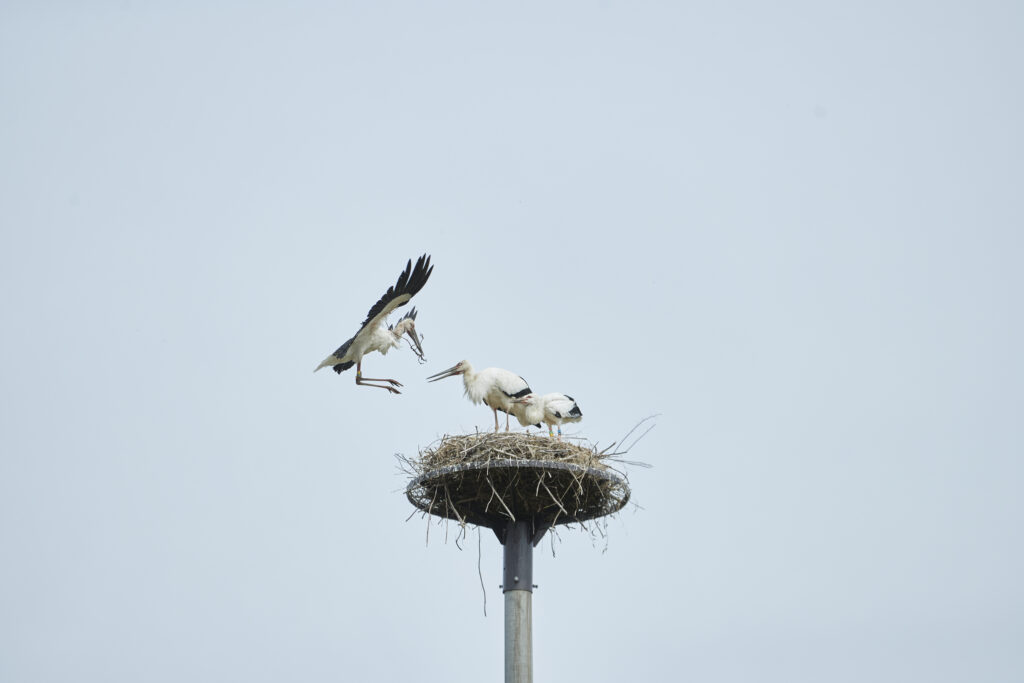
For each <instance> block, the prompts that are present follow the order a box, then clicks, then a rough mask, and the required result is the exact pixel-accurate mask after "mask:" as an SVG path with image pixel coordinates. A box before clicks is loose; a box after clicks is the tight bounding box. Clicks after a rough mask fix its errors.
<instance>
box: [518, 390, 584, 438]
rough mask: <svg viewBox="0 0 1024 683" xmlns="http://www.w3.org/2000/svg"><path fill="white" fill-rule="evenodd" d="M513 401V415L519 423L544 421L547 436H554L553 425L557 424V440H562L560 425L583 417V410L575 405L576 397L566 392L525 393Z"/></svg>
mask: <svg viewBox="0 0 1024 683" xmlns="http://www.w3.org/2000/svg"><path fill="white" fill-rule="evenodd" d="M513 403H515V404H516V408H517V410H515V411H514V412H515V416H516V418H517V419H518V420H519V424H521V425H523V426H524V427H527V426H529V425H531V424H534V423H535V422H544V423H546V424H547V426H548V436H552V437H553V436H554V433H553V432H552V431H551V427H552V426H553V425H558V440H559V441H561V440H562V425H563V424H565V423H567V422H579V421H580V420H582V419H583V411H582V410H580V407H579V406H578V405H576V399H574V398H573V397H572V396H569V395H568V394H559V393H553V394H544V395H543V396H537V395H535V394H527V395H526V396H521V397H519V398H517V399H515V401H513Z"/></svg>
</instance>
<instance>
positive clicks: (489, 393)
mask: <svg viewBox="0 0 1024 683" xmlns="http://www.w3.org/2000/svg"><path fill="white" fill-rule="evenodd" d="M456 375H462V384H463V385H464V386H465V389H466V391H465V393H466V397H467V398H468V399H469V400H470V401H472V402H473V403H484V404H486V405H487V407H488V408H490V409H491V410H492V411H493V412H494V431H498V411H499V410H500V411H501V412H503V413H505V431H506V432H507V431H508V414H509V413H511V412H514V411H515V410H516V409H517V405H516V403H515V400H516V399H517V398H521V397H523V396H526V395H527V394H529V393H531V389H530V385H529V384H527V383H526V380H525V379H523V378H522V377H520V376H519V375H517V374H516V373H514V372H509V371H508V370H502V369H501V368H484V369H483V370H481V371H480V372H476V371H474V370H473V366H472V365H471V364H470V362H469V361H468V360H460V361H459V362H458V363H456V364H455V365H453V366H451V367H450V368H448V369H447V370H442V371H441V372H439V373H437V374H436V375H431V376H430V377H428V378H427V381H428V382H436V381H437V380H439V379H444V378H446V377H455V376H456Z"/></svg>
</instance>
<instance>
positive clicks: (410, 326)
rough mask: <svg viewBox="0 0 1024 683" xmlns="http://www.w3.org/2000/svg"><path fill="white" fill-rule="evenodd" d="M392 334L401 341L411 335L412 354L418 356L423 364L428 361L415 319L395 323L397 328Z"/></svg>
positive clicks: (404, 319)
mask: <svg viewBox="0 0 1024 683" xmlns="http://www.w3.org/2000/svg"><path fill="white" fill-rule="evenodd" d="M391 332H392V333H393V334H394V335H395V338H396V339H401V338H402V335H403V334H407V335H409V339H411V340H412V341H411V342H410V343H409V346H410V347H411V348H412V352H413V353H415V354H416V356H417V357H418V358H419V361H420V362H421V363H422V362H424V361H426V360H427V359H426V357H425V356H424V355H423V347H422V346H421V345H420V338H419V336H418V335H417V334H416V321H415V320H414V319H413V318H411V317H406V318H402V319H401V320H399V321H398V322H397V323H395V327H394V329H392V330H391Z"/></svg>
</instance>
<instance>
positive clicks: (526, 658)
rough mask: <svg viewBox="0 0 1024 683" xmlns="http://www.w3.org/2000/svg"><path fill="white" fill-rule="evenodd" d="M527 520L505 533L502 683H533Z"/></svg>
mask: <svg viewBox="0 0 1024 683" xmlns="http://www.w3.org/2000/svg"><path fill="white" fill-rule="evenodd" d="M530 526H531V525H530V523H529V522H527V521H516V522H509V524H508V526H507V527H506V533H505V572H504V583H503V590H504V593H505V683H533V543H532V540H533V539H532V536H533V533H532V531H531V529H530Z"/></svg>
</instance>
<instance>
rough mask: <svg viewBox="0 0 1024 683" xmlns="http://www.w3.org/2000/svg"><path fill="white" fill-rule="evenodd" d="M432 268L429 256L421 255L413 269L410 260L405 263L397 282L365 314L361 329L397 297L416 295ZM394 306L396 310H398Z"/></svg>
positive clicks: (404, 302) (401, 304) (402, 304)
mask: <svg viewBox="0 0 1024 683" xmlns="http://www.w3.org/2000/svg"><path fill="white" fill-rule="evenodd" d="M433 270H434V267H433V266H431V265H430V256H428V255H427V254H423V256H420V257H419V258H418V259H417V260H416V267H415V268H413V265H412V260H411V259H410V260H409V261H407V262H406V264H405V270H403V271H402V274H401V275H399V276H398V281H397V282H395V284H394V285H393V286H391V287H389V288H388V291H386V292H384V296H382V297H381V298H380V300H378V301H377V303H375V304H374V305H373V308H371V309H370V312H369V313H367V314H366V320H364V321H363V325H362V326H363V327H366V325H367V324H369V322H370V321H371V320H373V319H374V318H376V317H377V316H378V315H380V312H381V311H383V310H384V308H385V307H386V306H387V305H388V304H389V303H391V302H392V301H394V300H395V299H396V298H397V297H399V296H401V295H403V294H408V295H409V297H410V298H412V297H413V296H415V295H416V292H418V291H420V290H421V289H423V285H425V284H427V278H429V277H430V273H431V272H433ZM406 303H408V301H403V302H402V303H400V304H398V306H404V305H405V304H406ZM398 306H396V308H398Z"/></svg>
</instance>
